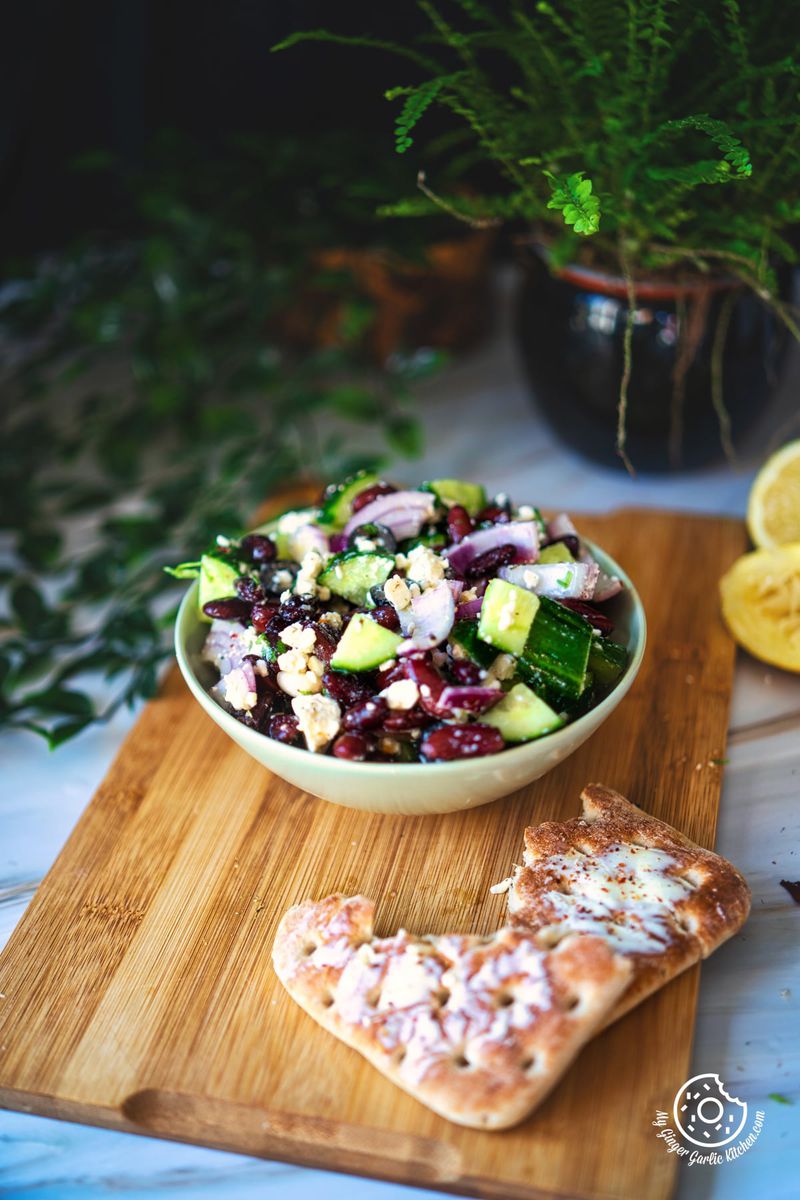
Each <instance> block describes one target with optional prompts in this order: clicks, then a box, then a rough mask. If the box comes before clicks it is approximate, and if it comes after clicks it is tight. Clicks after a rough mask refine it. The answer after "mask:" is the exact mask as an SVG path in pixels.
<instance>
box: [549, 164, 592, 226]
mask: <svg viewBox="0 0 800 1200" xmlns="http://www.w3.org/2000/svg"><path fill="white" fill-rule="evenodd" d="M544 175H545V176H546V177H547V181H548V183H549V184H550V191H551V196H550V199H549V200H548V202H547V207H548V208H553V209H556V210H557V211H558V212H560V213H561V215H562V217H563V218H564V224H565V225H571V226H572V228H573V229H574V230H575V232H576V233H579V234H581V235H582V236H584V237H588V236H589V235H590V234H593V233H597V231H598V229H599V228H600V201H599V200H598V199H597V196H595V195H594V194H593V192H592V181H591V179H584V177H583V176H584V172H583V171H576V172H575V173H574V174H573V175H561V176H556V175H553V174H552V172H550V171H545V172H544Z"/></svg>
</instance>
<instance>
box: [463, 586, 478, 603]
mask: <svg viewBox="0 0 800 1200" xmlns="http://www.w3.org/2000/svg"><path fill="white" fill-rule="evenodd" d="M477 599H478V589H477V588H465V589H464V591H463V592H462V593H461V595H460V596H459V597H458V602H459V604H469V602H470V601H471V600H477Z"/></svg>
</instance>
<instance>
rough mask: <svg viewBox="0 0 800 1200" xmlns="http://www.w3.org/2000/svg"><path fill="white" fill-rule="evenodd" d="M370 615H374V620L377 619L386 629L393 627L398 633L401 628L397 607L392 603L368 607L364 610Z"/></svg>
mask: <svg viewBox="0 0 800 1200" xmlns="http://www.w3.org/2000/svg"><path fill="white" fill-rule="evenodd" d="M364 611H365V612H366V613H367V615H368V616H370V617H372V620H373V621H377V623H378V624H379V625H382V626H383V627H384V629H391V630H392V631H393V632H394V633H397V631H398V629H399V628H400V618H399V617H398V615H397V611H396V609H394V608H393V607H392V605H391V604H379V605H377V607H376V608H368V609H365V610H364Z"/></svg>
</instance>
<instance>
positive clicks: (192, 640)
mask: <svg viewBox="0 0 800 1200" xmlns="http://www.w3.org/2000/svg"><path fill="white" fill-rule="evenodd" d="M173 573H174V574H176V575H178V576H179V577H194V581H193V583H192V585H191V587H190V588H189V590H188V592H187V593H186V596H185V597H184V600H183V602H182V604H181V607H180V610H179V613H178V618H177V624H176V639H175V644H176V652H177V658H178V664H179V666H180V669H181V672H182V673H183V676H184V679H185V680H186V683H187V684H188V686H189V688H190V690H191V691H192V693H193V695H194V696H195V698H196V699H197V700H198V702H199V703H200V704H201V705H202V707H203V708H204V709H205V711H206V712H207V713H208V715H209V716H210V717H211V718H212V720H214V721H215V722H216V723H217V725H219V726H220V727H221V728H222V729H224V730H225V732H226V733H228V734H229V735H230V737H232V738H233V739H234V741H236V742H237V743H238V744H239V745H240V746H241V747H242V749H244V750H246V751H247V753H248V754H251V755H252V756H253V757H254V758H256V759H257V760H258V761H259V762H260V763H262V764H263V765H264V766H266V767H267V768H268V769H269V770H271V771H273V772H275V774H277V775H280V776H282V777H283V778H284V779H287V780H288V781H289V782H291V783H293V784H295V785H296V786H297V787H299V788H302V789H303V790H304V791H306V792H310V793H312V794H313V795H315V796H319V797H322V798H323V799H325V800H330V801H332V802H334V803H336V804H342V805H346V806H348V807H351V808H362V809H367V810H371V811H381V812H396V813H439V812H451V811H455V810H458V809H464V808H470V807H474V806H477V805H479V804H486V803H488V802H489V801H491V800H496V799H498V798H499V797H501V796H504V795H507V794H508V793H509V792H512V791H514V790H515V789H517V788H520V787H522V786H524V785H525V784H527V783H530V782H532V781H533V780H534V779H538V778H539V777H540V776H542V775H544V774H545V773H546V772H547V771H550V770H552V768H553V767H555V766H557V765H558V763H560V762H562V761H563V760H564V759H565V758H566V757H567V756H568V755H569V754H571V753H572V752H573V751H574V750H576V749H577V748H578V746H580V745H581V744H582V743H583V742H584V741H585V740H586V739H587V738H588V737H590V736H591V734H592V733H594V731H595V730H596V729H597V728H598V727H599V726H600V725H601V724H602V723H603V721H604V720H605V719H606V718H607V717H608V716H609V715H610V714H611V713H612V712H613V710H614V709H615V708H616V706H617V705H618V704H619V703H620V701H621V700H622V698H623V697H624V695H625V694H626V692H627V691H628V690H629V688H630V686H631V684H632V683H633V681H634V679H635V677H636V674H637V672H638V670H639V666H640V664H641V661H642V656H643V653H644V646H645V637H646V626H645V616H644V611H643V608H642V604H641V601H640V600H639V597H638V595H637V593H636V590H635V588H634V586H633V584H632V583H631V581H630V580H629V579H628V577H627V576H626V575H625V573H624V571H623V570H622V569H621V567H619V565H618V564H617V563H615V562H614V561H613V560H612V559H611V558H610V557H609V556H608V555H607V554H605V553H604V552H603V551H602V550H601V549H600V548H599V547H598V546H595V545H593V544H592V543H591V542H589V541H587V540H586V539H585V538H583V537H581V536H580V534H579V533H578V531H577V530H576V528H575V526H574V525H573V523H572V521H571V520H570V518H569V517H568V516H567V515H566V514H565V513H562V514H560V515H558V516H556V517H554V518H552V519H550V520H545V519H544V517H543V516H542V514H541V512H540V511H539V509H538V508H536V507H534V506H533V505H528V504H519V505H516V504H514V503H512V501H511V500H510V499H509V498H508V497H507V496H505V495H496V496H493V497H490V496H487V494H486V492H485V490H484V488H483V487H481V485H480V484H476V483H471V482H467V481H464V480H456V479H439V480H433V481H431V482H429V483H425V484H422V485H421V486H419V487H417V488H404V487H400V486H396V485H394V484H392V483H389V482H387V481H386V480H384V479H381V478H379V477H377V476H375V475H374V474H370V473H367V472H361V473H359V474H358V475H356V476H353V477H351V478H348V479H346V480H344V481H343V482H341V483H338V484H335V485H333V486H331V487H329V488H327V489H326V491H325V493H324V495H323V497H322V499H321V501H320V503H319V504H318V505H314V506H311V507H308V508H302V509H292V510H290V511H289V512H286V513H284V514H282V515H281V516H280V517H277V518H275V519H274V520H272V521H270V522H269V523H267V524H266V525H263V526H261V527H259V528H257V529H254V530H252V531H251V532H250V533H248V534H246V535H245V536H243V537H229V536H225V535H220V536H218V537H217V539H216V541H215V543H214V544H213V545H212V546H211V547H210V548H209V549H208V550H207V551H206V553H205V554H203V555H202V556H201V558H200V559H199V560H198V561H197V562H193V563H183V564H181V565H180V566H179V567H177V568H175V569H174V571H173Z"/></svg>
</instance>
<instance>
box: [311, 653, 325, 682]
mask: <svg viewBox="0 0 800 1200" xmlns="http://www.w3.org/2000/svg"><path fill="white" fill-rule="evenodd" d="M308 669H309V671H313V672H314V674H315V675H316V676H317V678H318V679H322V676H323V675H324V674H325V663H324V662H323V661H322V659H320V658H317V656H316V654H312V655H311V657H310V658H309V660H308Z"/></svg>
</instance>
